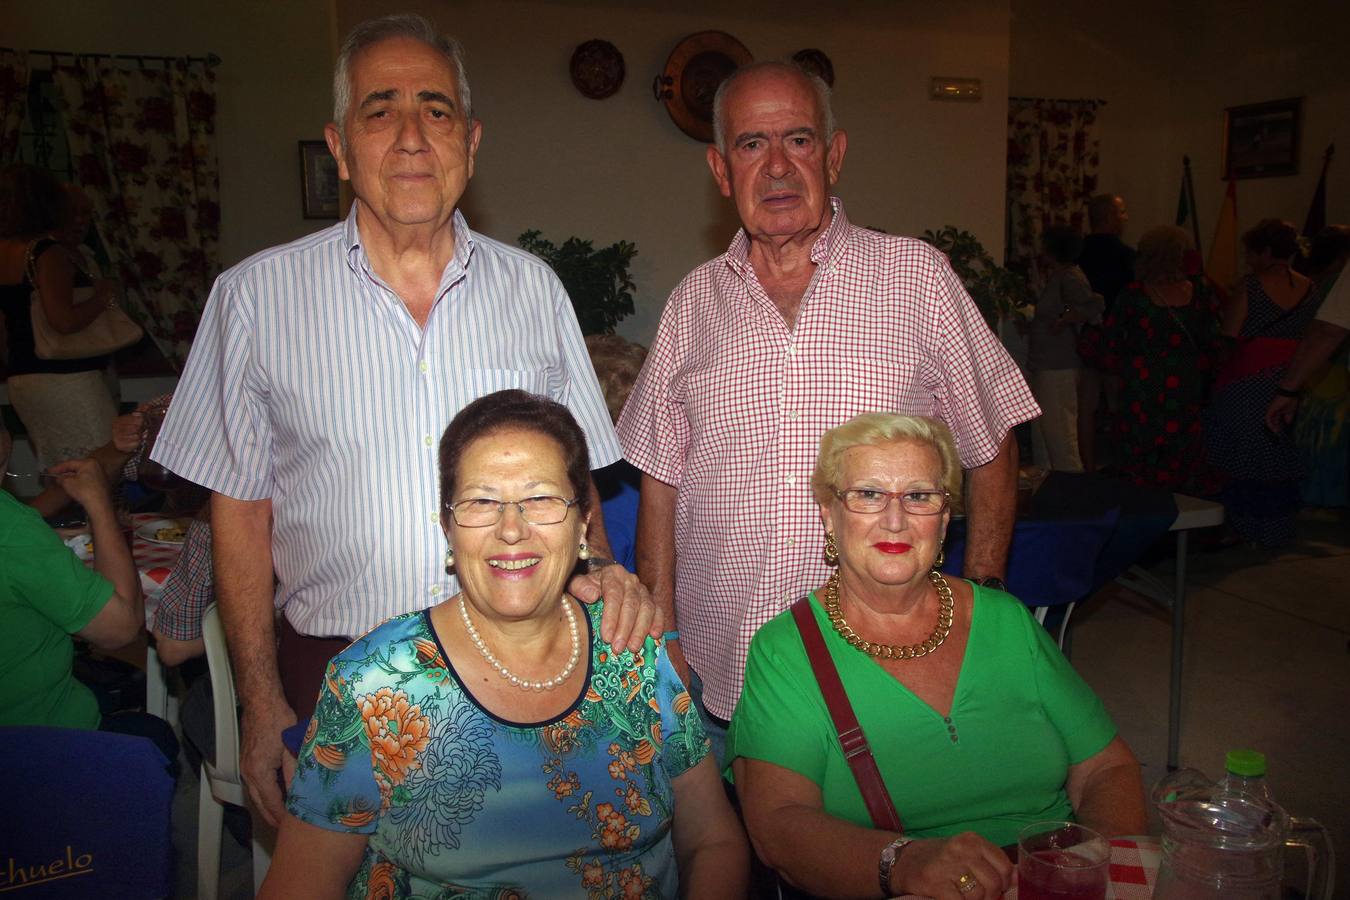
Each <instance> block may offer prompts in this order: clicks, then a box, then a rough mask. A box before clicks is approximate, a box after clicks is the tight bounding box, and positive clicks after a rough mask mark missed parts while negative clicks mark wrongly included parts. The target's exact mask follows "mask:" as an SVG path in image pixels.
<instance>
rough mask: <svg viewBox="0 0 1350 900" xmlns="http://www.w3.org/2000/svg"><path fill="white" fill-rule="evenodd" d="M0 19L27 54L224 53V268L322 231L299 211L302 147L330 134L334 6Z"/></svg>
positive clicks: (49, 9)
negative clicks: (299, 144)
mask: <svg viewBox="0 0 1350 900" xmlns="http://www.w3.org/2000/svg"><path fill="white" fill-rule="evenodd" d="M0 16H2V17H3V21H4V26H3V29H0V44H3V45H5V46H10V47H17V48H20V49H43V50H68V51H73V52H82V53H144V54H149V55H159V56H173V55H191V56H205V55H206V54H207V53H215V54H217V55H218V56H220V57H221V59H222V60H223V62H222V64H221V65H220V66H219V67H218V68H217V69H216V78H217V82H216V89H217V104H218V105H217V129H218V131H217V135H218V145H217V146H218V149H219V153H220V203H221V236H220V243H221V247H220V249H221V257H222V261H223V262H224V264H225V265H230V264H231V263H235V262H238V261H239V260H240V259H242V258H243V257H245V256H248V255H249V254H251V253H254V252H255V251H257V250H260V249H262V248H263V247H267V246H269V245H271V244H276V243H280V242H282V241H287V240H291V239H293V238H296V237H299V236H300V235H302V234H305V233H307V232H310V231H313V230H315V228H316V227H317V226H321V225H323V224H325V223H323V222H317V223H316V222H314V221H307V220H305V219H304V218H303V217H302V216H301V214H300V182H299V177H300V176H299V171H300V162H299V156H298V153H299V151H298V149H297V146H296V142H297V141H299V140H306V139H317V138H322V137H323V126H324V123H325V122H326V121H327V120H328V118H329V112H328V110H329V109H330V108H331V104H332V101H331V99H330V96H331V88H330V83H331V82H330V75H329V73H330V72H331V70H332V59H333V50H332V45H333V37H332V34H333V13H332V4H331V0H285V2H274V0H231V2H228V3H221V2H218V0H217V2H212V0H174V2H172V3H166V2H155V0H41V2H4V4H3V12H2V13H0ZM38 64H39V65H40V64H41V63H38Z"/></svg>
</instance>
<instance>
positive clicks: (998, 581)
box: [975, 575, 1008, 592]
mask: <svg viewBox="0 0 1350 900" xmlns="http://www.w3.org/2000/svg"><path fill="white" fill-rule="evenodd" d="M975 583H976V584H978V585H979V586H980V587H987V588H993V589H994V590H996V591H1004V592H1007V590H1008V582H1006V581H1004V580H1003V579H1002V578H999V577H998V576H997V575H986V576H984V577H983V578H977V579H975Z"/></svg>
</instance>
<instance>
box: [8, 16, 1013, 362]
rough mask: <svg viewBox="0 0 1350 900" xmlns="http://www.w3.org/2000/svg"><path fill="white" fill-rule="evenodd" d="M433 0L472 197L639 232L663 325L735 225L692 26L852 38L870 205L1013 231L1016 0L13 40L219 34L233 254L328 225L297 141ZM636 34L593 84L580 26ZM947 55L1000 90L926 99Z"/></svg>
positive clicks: (478, 206) (162, 49) (513, 212)
mask: <svg viewBox="0 0 1350 900" xmlns="http://www.w3.org/2000/svg"><path fill="white" fill-rule="evenodd" d="M403 10H412V11H416V12H422V13H424V14H426V15H427V16H429V17H430V18H431V19H432V20H433V21H434V22H436V23H437V24H438V25H439V26H440V27H441V28H442V29H443V30H445V31H447V32H450V33H452V34H454V35H455V36H457V37H458V38H460V39H461V40H462V41H463V42H464V44H465V45H466V47H467V49H468V55H469V74H470V80H471V83H472V85H473V91H474V102H475V106H476V107H477V110H478V113H479V115H480V116H481V118H482V119H483V121H484V128H485V133H484V140H483V146H482V150H481V152H480V155H479V161H478V169H477V175H476V176H475V178H474V181H473V184H472V186H471V187H470V190H469V194H468V196H467V197H466V200H465V204H464V205H465V210H466V213H467V214H468V216H469V218H470V222H471V223H472V224H473V225H474V227H476V228H478V229H479V230H482V231H483V232H485V233H487V234H490V235H492V236H494V237H497V238H500V239H502V240H506V241H508V242H514V241H515V238H516V236H517V235H519V234H520V233H521V232H522V231H525V230H526V229H529V228H539V229H541V230H543V232H544V234H545V235H546V236H547V237H549V238H551V239H554V240H561V239H563V238H566V237H568V236H571V235H577V236H580V237H586V238H592V239H594V240H595V241H596V242H597V243H605V244H607V243H610V242H613V241H615V240H619V239H624V240H630V241H634V242H636V244H637V245H638V251H639V255H638V257H637V259H636V260H635V261H634V275H635V278H636V280H637V283H638V297H637V307H638V311H637V314H636V315H635V316H633V317H631V318H630V319H628V320H627V321H625V322H624V323H623V325H622V326H621V330H622V331H623V332H624V333H625V334H627V335H628V336H630V337H633V338H635V339H637V340H642V341H646V340H649V339H650V337H651V335H652V333H653V332H654V330H655V327H656V321H657V318H658V317H659V315H660V311H661V308H662V305H663V304H664V302H665V298H666V296H667V294H668V293H669V292H670V290H671V289H672V288H673V287H674V286H675V284H676V283H677V282H678V281H679V279H680V278H681V277H682V276H683V275H684V274H685V273H686V272H688V271H689V270H690V269H691V268H693V267H694V266H696V265H698V264H699V263H701V262H703V261H704V260H706V259H708V258H709V257H711V256H714V255H716V254H718V253H720V252H721V251H722V250H723V249H725V247H726V245H727V243H728V242H729V241H730V239H731V236H732V234H733V232H734V230H735V228H736V226H737V223H736V220H735V214H734V210H733V209H732V207H731V204H730V202H729V201H725V200H723V199H722V198H721V197H720V196H719V195H718V194H717V191H716V189H715V187H714V185H713V183H712V179H711V177H710V176H709V175H708V172H707V168H706V166H705V163H704V159H703V156H704V152H703V146H702V145H700V144H698V143H696V142H695V141H693V140H692V139H690V138H688V137H686V136H685V135H684V134H683V133H682V132H680V131H679V130H678V129H677V128H676V127H675V126H674V124H673V123H672V122H671V121H670V119H669V116H668V115H667V114H666V111H665V107H664V106H662V105H661V104H659V103H657V102H656V101H655V100H654V99H653V97H652V93H651V83H652V78H653V77H654V76H655V75H656V74H657V73H658V72H659V71H660V70H661V68H662V67H663V65H664V63H665V60H666V57H667V56H668V55H669V53H670V51H671V49H672V48H673V47H674V46H675V44H676V43H677V42H678V41H679V40H680V39H681V38H682V37H684V36H685V35H687V34H690V33H692V32H695V31H702V30H705V29H721V30H724V31H728V32H730V33H732V34H733V35H735V36H736V37H737V38H739V39H740V40H741V41H742V42H743V43H744V44H746V46H748V47H749V48H750V50H751V51H752V52H753V53H754V54H755V57H756V58H758V59H764V58H771V57H778V56H783V55H787V54H791V53H793V52H795V51H797V50H800V49H802V48H804V47H818V48H820V49H822V50H824V51H825V52H826V53H827V54H829V56H830V57H831V58H832V59H833V62H834V66H835V71H836V74H837V81H836V88H837V94H836V102H835V106H836V112H837V117H838V120H839V122H840V124H841V125H842V126H843V127H845V128H846V129H847V130H848V132H849V138H850V140H849V154H848V159H847V160H846V162H845V165H844V171H843V178H842V180H841V182H840V184H839V186H838V188H837V190H838V193H839V195H840V196H842V197H843V198H844V199H845V202H846V203H847V207H848V212H849V215H850V217H851V218H852V219H853V220H854V221H855V222H858V223H859V224H867V225H875V226H879V227H882V228H885V229H887V230H888V231H891V232H893V233H906V234H916V233H918V232H921V231H922V230H923V229H925V228H931V227H938V226H941V225H944V224H955V225H960V226H962V227H964V228H968V229H970V230H971V231H973V232H975V233H976V234H977V235H978V236H979V237H980V238H981V239H982V240H983V241H984V242H985V244H986V246H989V247H991V248H995V249H996V248H999V247H1001V246H1002V243H1003V173H1004V162H1003V160H1004V153H1005V149H1004V145H1005V138H1006V114H1005V113H1006V102H1005V101H1006V97H1007V71H1008V20H1009V12H1008V0H967V2H962V3H960V4H934V3H931V2H927V0H845V2H841V3H836V4H834V5H833V6H831V7H829V8H828V9H827V8H825V7H823V6H822V5H820V4H818V3H810V2H806V0H780V2H773V3H771V2H766V0H742V2H738V3H735V4H729V3H725V2H710V0H690V2H685V3H682V4H670V3H657V2H654V0H634V2H619V0H595V2H573V0H500V2H492V0H453V2H452V0H410V2H396V0H375V2H366V0H285V2H265V0H227V2H207V0H178V2H175V3H158V2H150V0H43V2H41V3H36V2H28V3H6V4H5V12H4V15H5V17H6V19H7V23H6V25H5V27H4V34H3V39H2V40H0V43H3V44H6V45H10V46H18V47H24V48H33V47H42V48H51V49H58V50H74V51H85V52H120V53H147V54H188V53H190V54H194V55H201V54H204V53H207V52H215V53H217V54H219V55H220V56H221V57H222V58H223V59H224V63H223V65H221V66H220V68H219V69H218V70H217V73H218V77H219V79H220V80H219V99H220V119H219V124H220V145H219V146H220V155H221V204H222V226H221V227H222V236H221V240H222V257H223V260H224V262H225V263H226V264H227V265H228V264H230V263H233V262H236V261H238V260H239V259H241V258H243V257H244V256H246V255H248V254H250V253H252V252H254V251H256V250H258V249H261V248H263V247H266V246H269V245H271V244H274V243H278V242H280V241H284V240H288V239H290V238H293V237H295V236H298V235H300V234H303V233H305V232H307V231H312V230H314V229H315V228H317V227H321V226H322V225H323V224H324V223H322V222H317V223H316V222H307V221H305V220H304V219H302V218H301V217H300V214H299V197H298V195H299V185H298V162H297V159H296V141H297V140H300V139H305V138H318V137H320V136H321V131H322V126H323V124H324V122H325V121H326V120H327V118H328V116H329V107H330V104H331V101H330V98H329V72H330V71H331V65H332V58H333V43H334V35H335V34H336V33H339V32H340V33H345V32H346V31H347V29H349V28H350V27H351V26H352V25H353V24H355V23H356V22H357V21H359V20H361V19H364V18H367V17H370V16H375V15H381V14H384V13H388V12H396V11H403ZM593 37H603V38H605V39H607V40H610V41H612V42H613V43H615V44H616V45H617V46H618V47H619V49H620V50H621V51H622V52H623V54H624V58H625V61H626V64H627V73H628V74H627V79H626V80H625V82H624V85H623V87H622V89H621V90H620V91H619V93H618V94H616V95H615V96H613V97H611V98H609V99H606V100H602V101H594V100H587V99H585V98H584V97H582V96H581V95H580V94H579V93H577V91H576V90H575V89H574V88H573V87H572V85H571V81H570V79H569V77H568V74H567V63H568V60H569V58H570V57H571V54H572V51H573V49H574V48H575V47H576V45H577V44H579V43H581V42H582V41H585V40H588V39H590V38H593ZM932 75H949V76H971V77H977V78H981V79H983V82H984V91H985V99H984V100H983V101H982V102H980V103H971V104H964V103H937V102H932V101H930V100H928V99H927V96H926V92H927V88H928V79H929V77H930V76H932Z"/></svg>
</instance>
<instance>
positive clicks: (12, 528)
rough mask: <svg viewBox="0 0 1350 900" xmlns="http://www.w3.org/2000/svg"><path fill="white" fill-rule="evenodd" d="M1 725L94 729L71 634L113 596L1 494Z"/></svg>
mask: <svg viewBox="0 0 1350 900" xmlns="http://www.w3.org/2000/svg"><path fill="white" fill-rule="evenodd" d="M0 561H2V564H0V725H53V726H57V727H61V728H97V727H98V725H99V713H98V701H97V700H95V699H94V695H93V693H91V692H90V690H89V689H88V688H87V687H85V686H84V685H82V684H80V683H79V682H78V681H76V680H75V676H74V675H73V674H72V672H71V663H72V660H73V658H74V653H75V649H74V645H73V643H72V642H71V639H70V636H71V635H72V634H75V633H76V632H78V631H79V630H80V629H82V628H84V627H85V626H86V625H88V624H89V623H90V621H92V620H93V618H94V616H96V615H98V613H99V610H101V609H103V606H104V604H106V603H107V602H108V600H109V598H111V597H112V594H113V586H112V583H111V582H110V581H108V580H107V579H106V578H104V577H103V576H101V575H99V574H98V573H97V572H94V571H92V570H90V569H89V568H87V567H86V566H85V565H84V563H82V562H81V561H80V560H79V558H78V557H76V556H75V554H74V553H71V552H70V548H69V547H67V546H66V545H65V544H63V543H62V542H61V539H60V538H59V537H57V536H56V533H55V532H54V531H52V530H51V529H50V528H48V527H47V523H45V522H43V521H42V517H41V516H39V515H38V514H37V512H36V511H35V510H33V509H31V508H29V507H27V506H25V505H24V504H22V503H20V502H19V501H18V500H16V499H14V497H13V496H12V495H10V494H8V493H6V492H4V491H0Z"/></svg>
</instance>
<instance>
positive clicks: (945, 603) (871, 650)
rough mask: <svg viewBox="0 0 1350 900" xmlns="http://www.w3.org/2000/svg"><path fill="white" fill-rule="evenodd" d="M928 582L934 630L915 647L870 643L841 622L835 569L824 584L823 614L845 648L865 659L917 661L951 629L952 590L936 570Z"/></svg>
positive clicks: (841, 613) (930, 573) (932, 648)
mask: <svg viewBox="0 0 1350 900" xmlns="http://www.w3.org/2000/svg"><path fill="white" fill-rule="evenodd" d="M928 581H929V583H930V584H932V585H933V587H934V588H935V589H936V590H937V595H938V620H937V628H934V629H933V633H932V634H930V635H929V636H928V638H927V639H926V640H924V641H921V642H920V643H917V644H906V645H903V646H896V645H895V644H874V643H872V642H871V641H869V640H866V639H864V638H863V637H861V636H860V635H859V634H858V632H856V631H854V630H853V629H852V628H850V627H849V624H848V623H847V622H845V621H844V613H843V611H842V610H841V609H840V608H839V570H838V569H835V570H834V572H833V573H831V574H830V580H829V581H827V582H825V590H824V603H823V605H824V607H825V615H827V616H829V617H830V624H831V625H833V626H834V630H835V631H837V632H839V635H840V637H842V638H843V639H844V640H846V641H848V643H849V646H851V647H855V648H857V649H858V650H861V651H862V652H863V653H866V654H867V655H868V656H877V657H880V658H881V659H918V658H919V657H920V656H927V655H928V654H930V653H932V652H933V651H934V650H936V649H937V648H938V647H941V646H942V642H943V641H945V640H946V639H947V634H948V633H949V632H950V631H951V630H952V609H953V607H954V606H955V603H954V602H953V600H952V589H951V587H950V586H949V585H948V584H947V579H945V578H943V577H942V573H941V572H939V571H937V570H936V569H935V570H933V571H932V572H929V573H928Z"/></svg>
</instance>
